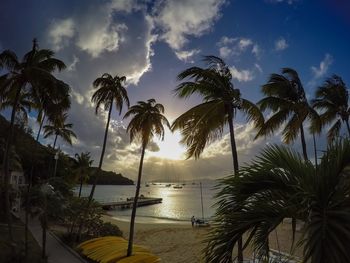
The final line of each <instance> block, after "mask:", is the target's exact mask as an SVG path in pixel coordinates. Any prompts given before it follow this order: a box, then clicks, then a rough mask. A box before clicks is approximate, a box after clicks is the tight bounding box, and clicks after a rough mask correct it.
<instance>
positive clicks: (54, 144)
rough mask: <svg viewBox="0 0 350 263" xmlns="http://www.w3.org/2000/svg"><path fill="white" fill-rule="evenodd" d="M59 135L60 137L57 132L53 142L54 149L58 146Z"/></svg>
mask: <svg viewBox="0 0 350 263" xmlns="http://www.w3.org/2000/svg"><path fill="white" fill-rule="evenodd" d="M57 137H58V134H56V136H55V141H54V143H53V149H54V150H55V148H56V142H57Z"/></svg>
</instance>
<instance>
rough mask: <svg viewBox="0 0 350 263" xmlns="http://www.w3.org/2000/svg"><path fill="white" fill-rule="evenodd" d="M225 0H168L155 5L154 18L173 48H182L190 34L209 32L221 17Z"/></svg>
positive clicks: (197, 34) (196, 34)
mask: <svg viewBox="0 0 350 263" xmlns="http://www.w3.org/2000/svg"><path fill="white" fill-rule="evenodd" d="M224 2H225V0H199V1H187V0H168V1H161V2H160V3H159V4H158V5H157V6H156V7H155V11H154V13H155V15H154V19H155V22H156V24H157V26H158V27H159V28H160V30H161V36H160V38H161V39H162V40H164V41H165V42H166V43H167V44H168V45H169V46H170V47H171V48H172V49H174V50H176V51H178V50H181V49H182V48H183V47H184V45H185V44H186V43H187V42H188V37H189V36H195V37H199V36H201V35H203V34H204V33H206V32H208V31H209V30H210V29H211V28H212V26H213V24H214V22H215V21H216V20H218V19H219V18H220V15H221V14H220V8H221V6H222V5H223V4H224Z"/></svg>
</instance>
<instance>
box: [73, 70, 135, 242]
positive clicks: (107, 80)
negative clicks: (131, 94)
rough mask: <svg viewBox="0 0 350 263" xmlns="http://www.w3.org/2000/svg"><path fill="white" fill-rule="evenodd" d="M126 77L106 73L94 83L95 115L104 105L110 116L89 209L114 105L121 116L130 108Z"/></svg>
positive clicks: (90, 200)
mask: <svg viewBox="0 0 350 263" xmlns="http://www.w3.org/2000/svg"><path fill="white" fill-rule="evenodd" d="M125 80H126V77H125V76H122V77H119V76H114V77H113V76H112V75H110V74H108V73H104V74H103V75H102V76H101V77H99V78H97V79H95V81H94V82H93V86H94V88H95V89H97V90H96V91H95V93H94V94H93V95H92V98H91V101H92V102H93V103H95V104H96V110H95V113H96V114H98V111H99V109H100V107H101V105H102V104H103V105H104V109H105V110H108V116H107V123H106V129H105V134H104V138H103V146H102V151H101V156H100V161H99V163H98V169H97V171H96V174H95V178H94V180H93V184H92V187H91V191H90V195H89V199H88V202H87V205H86V206H87V209H86V211H88V208H89V206H90V204H91V202H92V199H93V197H94V193H95V188H96V184H97V180H98V175H99V172H100V171H101V168H102V164H103V157H104V154H105V150H106V144H107V136H108V129H109V122H110V120H111V114H112V109H113V104H114V105H115V107H116V109H117V111H118V112H119V115H120V114H121V112H122V109H123V105H124V103H125V104H126V106H127V107H129V105H130V103H129V98H128V93H127V91H126V88H125V87H124V86H123V83H124V82H125ZM83 225H84V222H83V221H81V222H80V225H79V230H78V235H77V241H79V239H80V235H81V231H82V229H83Z"/></svg>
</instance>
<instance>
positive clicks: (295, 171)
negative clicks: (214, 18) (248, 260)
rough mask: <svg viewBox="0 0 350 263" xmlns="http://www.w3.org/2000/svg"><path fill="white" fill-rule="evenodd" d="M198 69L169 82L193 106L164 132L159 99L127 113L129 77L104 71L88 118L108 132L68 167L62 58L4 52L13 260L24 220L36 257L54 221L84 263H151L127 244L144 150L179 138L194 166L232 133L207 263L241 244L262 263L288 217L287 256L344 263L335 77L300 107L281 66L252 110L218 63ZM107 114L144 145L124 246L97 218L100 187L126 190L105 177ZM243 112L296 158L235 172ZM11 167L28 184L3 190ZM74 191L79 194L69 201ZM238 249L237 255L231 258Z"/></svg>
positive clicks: (345, 101)
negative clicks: (96, 151) (94, 152)
mask: <svg viewBox="0 0 350 263" xmlns="http://www.w3.org/2000/svg"><path fill="white" fill-rule="evenodd" d="M203 62H204V65H205V66H204V67H198V66H193V67H190V68H187V69H185V70H183V71H182V72H180V73H179V74H178V76H177V80H178V81H179V84H178V86H177V87H176V89H175V90H174V94H175V96H176V97H178V98H180V99H187V98H189V97H192V96H196V97H197V98H198V97H199V98H200V99H201V101H200V103H199V104H198V105H196V106H194V107H192V108H190V109H188V110H187V111H185V112H184V113H182V114H181V115H180V116H178V117H177V118H176V119H175V120H174V122H173V123H172V125H170V124H169V122H168V120H167V118H166V116H165V114H164V111H165V109H164V106H163V105H162V104H160V103H157V101H156V100H155V99H149V100H147V101H139V102H137V103H136V104H135V105H133V106H131V107H130V102H129V97H128V93H127V89H126V77H125V76H121V77H120V76H119V75H115V76H112V75H111V74H109V73H104V74H102V75H101V76H100V77H98V78H97V79H95V81H94V82H93V87H94V89H95V90H94V93H93V95H92V97H91V102H92V103H93V104H94V105H95V113H96V115H97V114H101V115H102V116H103V117H104V118H105V120H106V126H105V129H104V135H103V142H102V146H101V153H100V157H99V161H98V165H97V167H91V166H92V164H93V160H92V156H91V154H90V152H81V153H80V154H76V155H75V156H74V157H75V159H74V158H72V157H71V156H69V155H68V154H66V153H64V152H62V151H60V150H59V148H60V147H58V139H59V138H61V139H62V141H63V142H64V143H67V144H68V145H72V144H73V143H74V140H73V139H74V138H77V135H76V134H75V133H74V131H73V130H72V128H73V123H68V119H69V109H70V105H71V101H70V87H69V85H68V84H66V83H64V82H63V81H62V80H59V79H58V78H56V77H55V75H54V74H55V73H56V72H59V71H61V70H64V69H65V64H64V62H63V61H61V60H59V59H57V58H55V54H54V52H53V51H51V50H49V49H40V48H39V46H38V43H37V41H36V40H35V39H34V41H33V45H32V49H31V50H30V51H29V52H27V53H26V54H25V55H24V57H23V58H22V59H19V58H18V57H17V55H16V54H15V53H14V52H13V51H10V50H5V51H3V52H2V53H1V54H0V72H1V74H2V75H1V76H0V111H3V112H5V111H4V110H7V112H8V110H9V111H10V116H9V121H7V120H6V119H5V118H4V117H3V116H0V158H1V159H2V163H1V164H0V166H1V169H2V172H1V175H2V181H1V184H0V189H1V201H2V202H1V206H0V208H1V209H0V211H1V212H2V213H3V214H0V219H1V220H2V221H5V222H6V223H7V230H8V233H7V234H6V237H8V240H7V242H5V245H6V246H9V247H10V248H11V252H12V255H15V254H16V253H17V251H20V253H19V255H22V254H23V255H24V257H25V260H27V262H30V261H28V260H30V258H31V255H30V253H29V251H28V244H29V243H30V242H31V236H30V235H29V231H28V223H29V215H32V217H34V218H35V219H34V220H39V222H40V226H41V228H42V234H43V235H42V237H43V238H42V241H43V244H42V252H41V254H42V255H41V257H42V259H43V260H45V259H46V250H45V249H46V243H45V241H46V232H47V230H48V228H49V226H50V224H55V225H60V227H61V229H62V227H63V228H64V229H65V231H64V232H63V233H61V232H60V233H58V234H59V235H60V236H61V237H62V239H63V240H64V241H65V242H66V243H68V244H69V245H71V246H72V247H74V246H75V245H77V243H79V242H83V243H82V244H80V245H79V246H78V247H79V250H80V252H81V253H82V254H83V255H85V256H86V257H87V258H89V259H91V260H95V261H99V262H110V261H111V260H112V261H115V262H159V258H158V257H157V256H155V255H153V254H151V252H150V251H149V250H148V249H145V248H142V247H140V246H137V245H134V235H135V219H136V210H137V206H138V201H139V195H140V186H141V180H142V175H143V165H144V159H145V155H146V151H147V149H149V148H148V147H149V146H150V143H152V142H154V141H153V140H154V138H155V137H158V139H159V140H163V139H164V134H165V128H166V127H168V128H169V129H171V130H172V131H175V130H179V131H180V133H181V135H182V140H181V143H182V144H184V145H185V146H186V147H187V158H192V157H193V158H194V159H198V158H200V157H201V156H202V154H203V152H204V151H205V149H206V148H207V147H208V145H210V144H211V143H212V142H214V141H216V140H218V139H220V138H222V137H223V136H224V134H227V135H228V137H227V139H228V140H229V144H230V146H231V154H232V164H233V172H232V175H230V176H228V177H226V178H224V179H221V180H220V181H219V184H218V193H217V196H216V198H217V207H216V208H217V209H216V214H215V216H214V221H213V227H212V228H211V231H210V233H209V235H208V238H207V246H206V248H205V250H204V251H203V254H204V256H205V260H206V262H222V263H225V262H232V260H237V261H238V262H243V260H244V258H243V253H244V250H245V249H246V248H247V247H248V246H249V247H250V248H252V250H253V251H254V253H255V255H256V257H257V259H258V260H260V261H265V262H268V260H269V256H270V243H269V237H270V235H271V233H272V232H274V231H275V230H276V229H277V228H278V227H279V226H280V225H281V223H282V222H283V221H284V220H286V219H291V222H292V223H291V232H292V236H293V242H292V247H291V251H290V253H291V254H292V253H293V252H294V249H295V248H297V247H302V249H303V259H302V261H303V262H312V263H325V262H335V263H345V262H350V254H349V251H348V249H347V248H346V244H348V243H349V241H350V206H349V204H350V202H349V201H350V200H349V196H350V181H349V176H350V174H349V171H350V169H349V167H350V140H349V138H350V123H349V117H350V106H349V93H348V90H347V87H346V84H345V83H344V81H343V80H342V78H341V77H340V76H338V75H333V76H331V77H329V78H327V79H326V80H325V81H324V83H323V84H322V85H321V86H320V87H317V89H316V93H315V96H314V99H310V100H309V101H308V99H307V96H306V94H305V90H304V87H303V84H302V81H301V79H300V77H299V75H298V73H297V71H296V70H294V69H292V68H282V70H281V72H280V73H279V74H276V73H273V74H271V75H270V76H269V78H268V80H267V82H266V83H265V84H264V85H262V87H261V91H262V94H263V96H264V97H263V98H262V99H261V100H260V101H258V102H257V103H256V104H255V103H253V102H251V101H249V100H247V99H246V98H244V97H243V96H242V94H241V92H240V90H239V89H238V88H237V87H235V86H234V84H233V77H232V73H231V68H230V67H229V66H228V65H227V64H226V63H225V61H224V60H223V59H221V58H219V57H216V56H205V57H204V58H203ZM101 107H102V109H103V110H102V112H101V111H100V109H101ZM113 108H114V109H115V110H116V112H117V113H118V114H119V115H121V114H122V113H123V109H125V108H127V109H126V111H125V112H126V113H125V115H124V118H123V120H128V125H127V128H126V133H128V134H129V136H130V143H131V144H133V146H135V147H136V146H137V145H138V144H139V145H140V154H141V156H140V161H139V167H138V174H137V181H136V191H135V196H134V198H133V199H132V201H133V206H132V212H131V218H130V231H129V238H128V240H125V239H123V238H121V236H122V232H121V231H120V229H119V228H118V227H117V226H115V225H112V224H110V223H106V222H104V221H103V218H102V214H103V211H102V208H101V207H100V206H99V204H98V203H97V202H96V201H95V200H94V199H93V198H94V192H95V188H96V185H97V184H104V183H107V184H110V183H111V182H113V183H119V184H133V182H132V181H131V180H130V179H127V178H124V177H122V176H121V174H115V173H114V172H105V171H103V170H102V166H103V162H104V157H105V152H106V148H107V147H110V145H108V133H109V130H110V123H111V120H112V115H113ZM29 113H30V114H31V116H32V114H35V117H36V121H37V123H38V126H39V129H38V132H37V133H36V134H33V131H32V129H31V127H30V124H29V121H28V120H29V115H28V114H29ZM263 113H265V116H266V119H264V115H263ZM240 116H242V117H245V118H246V121H247V122H248V123H252V124H253V126H254V127H255V128H256V133H257V134H256V138H259V137H263V136H264V137H267V136H270V135H273V134H275V135H276V134H278V133H279V132H280V131H281V134H282V141H283V142H284V143H287V144H290V143H292V142H294V141H295V140H296V139H297V138H298V137H300V140H301V146H302V147H301V149H302V151H301V153H298V152H296V151H294V150H291V149H289V148H287V147H285V146H279V145H270V146H268V147H266V148H265V149H264V150H263V151H262V152H261V153H260V154H259V155H258V156H257V157H256V158H255V159H254V160H253V161H252V162H251V163H250V164H245V165H244V166H240V165H239V153H238V150H237V145H236V138H235V127H236V126H235V125H236V123H237V122H238V120H237V119H239V118H240ZM42 130H43V131H44V133H43V139H46V140H48V141H49V142H52V143H51V145H48V146H43V145H41V144H40V138H41V133H42ZM325 130H327V143H328V144H327V150H326V151H324V152H323V155H322V157H321V158H320V161H318V154H317V151H316V150H317V149H316V143H315V137H314V144H315V145H314V151H315V153H314V154H315V161H314V163H313V161H311V159H310V158H309V156H308V149H307V138H308V136H307V133H310V134H311V135H312V136H315V134H317V135H320V136H322V135H323V133H322V132H323V131H325ZM344 131H345V132H344ZM225 139H226V137H225ZM54 156H55V157H54ZM54 158H55V168H53V161H54ZM117 168H118V167H117ZM14 170H16V171H19V170H22V171H23V173H24V175H25V177H26V182H27V187H26V188H23V189H21V188H19V189H13V188H12V187H11V185H10V184H9V180H10V176H11V174H10V173H11V171H14ZM52 171H54V172H52ZM52 174H54V176H51V175H52ZM86 182H87V183H91V184H92V188H91V191H90V194H89V196H88V197H84V196H83V195H82V187H83V184H84V183H86ZM76 185H78V186H79V187H78V194H77V196H75V195H74V194H73V188H74V187H75V186H76ZM16 191H17V192H16ZM18 191H20V192H21V195H22V196H23V197H24V198H25V200H24V202H23V204H22V206H23V207H24V208H25V213H26V214H25V225H24V242H25V246H24V253H22V247H23V246H22V245H21V244H20V241H18V240H19V239H18V238H17V237H16V238H15V242H13V241H14V235H13V233H16V235H17V232H18V231H13V227H12V220H13V218H12V213H11V212H12V211H11V210H12V203H13V201H14V195H15V194H16V193H18ZM4 218H5V220H4ZM297 222H298V223H299V224H301V225H303V227H302V229H301V233H302V236H301V238H300V239H299V240H297V239H296V236H295V231H296V223H297ZM2 230H3V229H0V231H2ZM102 237H103V238H102ZM243 237H244V238H243ZM2 241H3V240H2ZM235 248H237V251H238V253H237V254H236V253H235V252H233V251H234V249H235ZM9 260H12V261H13V260H22V258H21V256H19V257H18V259H13V258H11V259H9Z"/></svg>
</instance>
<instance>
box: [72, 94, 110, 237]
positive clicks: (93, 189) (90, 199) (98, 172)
mask: <svg viewBox="0 0 350 263" xmlns="http://www.w3.org/2000/svg"><path fill="white" fill-rule="evenodd" d="M112 108H113V100H112V101H111V105H110V107H109V111H108V118H107V124H106V130H105V135H104V139H103V146H102V152H101V157H100V162H99V164H98V168H97V171H96V172H95V178H94V181H93V184H92V188H91V192H90V195H89V199H88V201H87V204H86V209H85V212H84V216H83V219H84V218H85V217H86V214H87V212H88V210H89V207H90V204H91V202H92V199H93V197H94V193H95V188H96V184H97V179H98V177H99V174H100V171H101V168H102V163H103V157H104V154H105V150H106V143H107V136H108V128H109V122H110V120H111V113H112ZM83 226H84V221H83V220H82V221H81V222H80V224H79V229H78V233H77V241H79V239H80V235H81V231H82V230H83Z"/></svg>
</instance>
